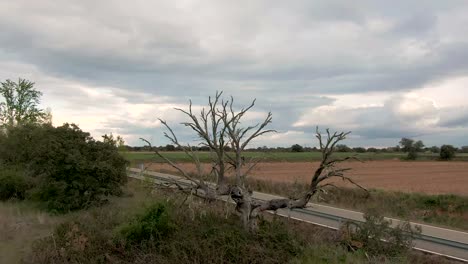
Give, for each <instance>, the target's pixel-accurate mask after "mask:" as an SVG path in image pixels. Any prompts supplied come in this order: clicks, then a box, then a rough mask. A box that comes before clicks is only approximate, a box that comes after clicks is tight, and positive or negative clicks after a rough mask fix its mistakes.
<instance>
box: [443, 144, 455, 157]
mask: <svg viewBox="0 0 468 264" xmlns="http://www.w3.org/2000/svg"><path fill="white" fill-rule="evenodd" d="M453 157H455V147H454V146H452V145H442V147H440V159H441V160H451V159H453Z"/></svg>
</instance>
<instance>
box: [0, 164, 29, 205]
mask: <svg viewBox="0 0 468 264" xmlns="http://www.w3.org/2000/svg"><path fill="white" fill-rule="evenodd" d="M30 188H31V183H30V182H28V181H27V178H26V176H25V175H24V172H23V171H21V170H19V169H13V168H4V167H3V166H0V201H5V200H9V199H19V200H23V199H24V198H26V192H27V191H28V190H29V189H30Z"/></svg>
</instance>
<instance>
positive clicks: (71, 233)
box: [23, 182, 450, 264]
mask: <svg viewBox="0 0 468 264" xmlns="http://www.w3.org/2000/svg"><path fill="white" fill-rule="evenodd" d="M128 191H131V192H132V193H133V194H134V195H133V196H132V195H127V197H125V198H115V199H113V200H112V201H111V202H110V203H109V204H108V205H106V206H103V207H102V208H93V209H89V210H87V211H82V212H80V213H73V214H72V215H71V216H70V217H69V218H67V219H65V220H64V221H62V223H61V224H60V225H58V227H57V228H55V231H54V232H53V233H52V234H50V235H49V236H47V237H45V238H43V239H40V240H38V241H36V242H35V243H34V247H33V252H32V254H29V255H28V257H27V258H25V259H24V260H23V261H24V262H25V263H414V264H417V263H431V262H428V257H427V256H424V255H420V254H414V253H410V254H404V255H401V256H398V258H389V257H387V256H385V255H379V256H368V255H366V254H365V253H364V252H362V251H359V250H358V251H357V252H353V251H348V249H346V248H345V247H342V246H340V244H339V241H337V237H338V236H337V233H335V231H331V230H328V229H324V228H321V227H317V226H313V225H310V224H305V223H301V222H296V221H294V220H292V219H287V218H280V217H276V216H273V215H268V214H267V215H265V219H264V220H263V221H262V222H261V224H260V230H259V232H258V233H257V234H251V233H248V232H246V231H244V229H243V227H242V226H241V225H240V223H239V220H238V217H237V216H236V215H235V214H234V211H233V208H232V207H231V206H230V205H228V204H224V203H221V202H213V203H210V204H206V203H204V202H202V201H200V200H197V199H195V198H193V200H191V199H189V200H188V201H186V202H185V203H183V204H182V203H181V201H182V199H181V198H183V197H181V196H180V195H179V194H176V193H171V192H168V191H161V190H153V191H150V190H148V189H147V188H146V186H145V185H144V183H140V182H130V183H129V188H127V192H128ZM160 205H163V206H162V207H161V206H160ZM158 208H159V209H158ZM161 208H166V209H168V211H165V212H168V215H167V216H168V218H167V219H166V220H168V221H169V222H170V223H171V224H173V225H174V228H171V229H170V230H168V232H167V233H165V235H164V236H162V237H159V238H158V239H162V240H161V243H147V242H145V243H138V242H136V241H138V239H137V240H134V239H133V238H135V237H132V241H133V242H132V243H129V244H128V243H122V242H125V240H126V239H128V237H127V236H126V234H128V233H125V232H123V233H122V232H121V230H122V228H124V229H125V227H128V226H129V224H130V225H131V226H132V229H134V230H139V226H140V225H146V226H147V224H148V223H147V221H146V220H147V219H148V218H147V216H155V215H159V216H158V217H156V218H153V217H149V218H153V220H154V219H161V218H160V216H161V215H162V213H161V212H162V211H161V210H163V211H164V210H166V209H161ZM157 212H159V213H157ZM145 219H146V220H145ZM166 220H164V221H166ZM155 221H156V222H159V221H160V220H155ZM163 226H165V225H163ZM160 228H164V227H161V226H158V227H154V229H156V230H161V229H160ZM153 231H154V230H153ZM116 238H117V239H116ZM142 238H143V237H142ZM142 241H151V239H150V240H148V239H147V237H145V238H144V239H143V240H142ZM433 263H450V262H449V261H446V260H444V259H442V258H437V262H433Z"/></svg>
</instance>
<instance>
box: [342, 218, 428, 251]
mask: <svg viewBox="0 0 468 264" xmlns="http://www.w3.org/2000/svg"><path fill="white" fill-rule="evenodd" d="M364 220H365V222H363V223H354V222H349V223H347V224H345V225H344V229H343V230H342V234H343V238H342V241H343V242H344V243H345V245H347V246H348V247H351V248H357V249H362V250H364V251H365V252H367V253H368V254H370V255H372V256H378V255H384V256H388V257H398V256H401V255H403V254H404V253H406V252H407V251H408V250H410V249H411V247H412V244H413V238H414V237H415V236H417V235H419V234H420V232H421V229H420V228H419V227H417V228H413V227H412V226H411V225H410V223H409V222H404V223H402V224H400V225H398V226H396V227H393V228H392V227H391V223H392V222H391V221H390V220H385V218H384V217H383V216H382V215H381V214H379V213H378V212H377V210H375V209H374V210H372V209H371V210H368V211H367V212H366V213H365V214H364Z"/></svg>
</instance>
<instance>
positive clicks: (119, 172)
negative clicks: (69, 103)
mask: <svg viewBox="0 0 468 264" xmlns="http://www.w3.org/2000/svg"><path fill="white" fill-rule="evenodd" d="M0 146H1V149H2V151H0V163H4V164H7V165H14V166H21V167H24V168H26V169H27V170H28V171H29V174H31V175H33V177H35V178H36V182H37V184H36V185H35V186H34V188H33V189H32V190H31V198H32V199H34V200H38V201H40V202H42V203H43V204H45V207H46V208H47V209H49V210H50V211H53V212H59V213H65V212H68V211H73V210H78V209H82V208H87V207H89V206H91V205H93V204H100V203H102V202H104V201H105V198H104V196H107V195H115V194H119V193H120V192H121V189H120V186H121V185H122V184H124V183H125V182H126V179H127V178H126V164H127V162H126V160H125V159H124V158H123V157H122V156H121V155H120V154H119V153H118V150H117V148H116V147H115V146H113V145H111V144H106V143H103V142H99V141H95V140H94V139H93V138H92V137H91V136H90V134H89V133H86V132H83V131H81V130H80V129H79V128H78V126H76V125H74V124H71V125H70V124H65V125H63V126H60V127H53V126H51V125H31V124H28V125H22V126H16V127H12V128H9V129H8V131H7V134H6V135H4V136H2V139H0ZM5 149H7V150H8V151H5Z"/></svg>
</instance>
